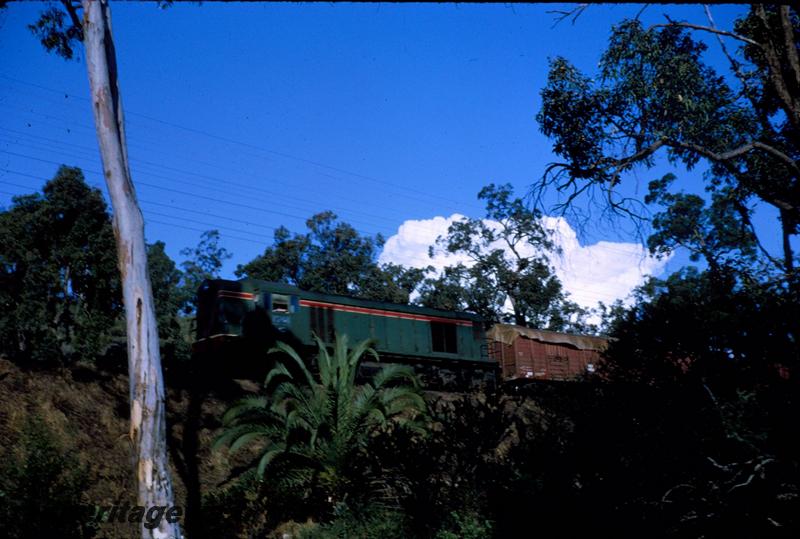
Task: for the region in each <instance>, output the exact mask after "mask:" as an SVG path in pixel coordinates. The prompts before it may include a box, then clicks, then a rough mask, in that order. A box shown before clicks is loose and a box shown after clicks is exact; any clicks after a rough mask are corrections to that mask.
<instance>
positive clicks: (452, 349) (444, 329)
mask: <svg viewBox="0 0 800 539" xmlns="http://www.w3.org/2000/svg"><path fill="white" fill-rule="evenodd" d="M456 343H457V340H456V326H455V324H444V323H442V322H431V344H432V349H433V351H434V352H444V353H446V354H457V353H458V347H457V345H456Z"/></svg>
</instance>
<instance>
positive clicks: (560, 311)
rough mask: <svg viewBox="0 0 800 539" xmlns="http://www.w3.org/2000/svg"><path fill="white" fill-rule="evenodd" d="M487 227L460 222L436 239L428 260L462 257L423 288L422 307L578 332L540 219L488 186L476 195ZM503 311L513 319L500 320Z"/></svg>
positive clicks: (549, 234) (550, 236)
mask: <svg viewBox="0 0 800 539" xmlns="http://www.w3.org/2000/svg"><path fill="white" fill-rule="evenodd" d="M478 198H479V199H481V200H484V201H485V203H486V219H475V218H463V219H461V220H458V221H455V222H453V223H452V224H451V225H450V227H449V228H448V230H447V234H446V235H444V236H440V237H438V238H437V239H436V243H435V245H434V246H432V247H431V248H430V255H431V256H433V255H434V254H435V253H437V252H445V253H449V254H452V255H461V256H462V257H464V258H465V259H466V261H465V262H462V263H459V264H455V265H452V266H450V267H448V268H445V270H444V271H443V272H442V274H441V275H440V276H438V277H435V278H430V279H428V280H426V281H425V283H424V284H423V287H422V289H421V298H420V299H421V302H422V303H423V304H424V305H426V306H429V307H439V308H446V309H453V308H459V309H467V310H470V311H473V312H476V313H478V314H480V315H482V316H483V317H484V318H486V319H487V320H497V321H499V320H508V321H511V322H513V323H515V324H517V325H521V326H532V327H540V328H549V329H554V330H565V329H578V328H580V326H581V320H580V319H581V316H582V314H583V312H582V310H581V309H580V308H579V307H578V306H577V305H576V304H574V303H572V302H570V301H569V300H568V298H567V294H566V293H565V292H564V289H563V286H562V284H561V281H560V280H559V279H558V277H557V276H556V275H555V272H554V270H553V267H552V265H551V263H550V258H549V256H550V255H554V254H557V253H558V252H559V249H558V247H557V245H556V242H555V239H554V232H553V231H552V230H549V229H548V228H546V227H545V225H544V220H543V215H542V214H541V213H540V212H539V211H537V210H535V209H530V208H529V207H528V206H527V205H526V204H525V203H524V201H523V200H522V199H521V198H518V197H514V193H513V190H512V188H511V186H510V185H500V186H497V185H494V184H490V185H488V186H486V187H484V188H483V189H482V190H481V191H480V193H479V194H478ZM507 304H510V306H511V311H512V315H511V316H508V315H506V305H507Z"/></svg>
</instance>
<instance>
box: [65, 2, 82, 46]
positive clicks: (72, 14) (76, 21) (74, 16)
mask: <svg viewBox="0 0 800 539" xmlns="http://www.w3.org/2000/svg"><path fill="white" fill-rule="evenodd" d="M61 3H62V4H63V5H64V9H65V10H66V11H67V13H68V14H69V18H70V19H71V20H72V25H73V26H74V27H75V28H77V29H78V39H79V40H80V41H83V23H82V22H81V18H80V17H78V6H76V5H75V4H73V3H72V0H61Z"/></svg>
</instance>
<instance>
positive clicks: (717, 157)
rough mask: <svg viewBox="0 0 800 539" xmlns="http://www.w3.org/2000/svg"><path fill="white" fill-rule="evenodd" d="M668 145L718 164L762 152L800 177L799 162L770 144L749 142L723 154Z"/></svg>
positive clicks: (695, 146) (687, 145)
mask: <svg viewBox="0 0 800 539" xmlns="http://www.w3.org/2000/svg"><path fill="white" fill-rule="evenodd" d="M666 144H667V145H668V146H673V147H678V148H683V149H685V150H692V151H694V152H697V153H699V154H700V155H702V156H703V157H707V158H708V159H711V160H712V161H718V162H724V161H730V160H731V159H733V158H735V157H739V156H740V155H744V154H746V153H748V152H750V151H751V150H762V151H764V152H766V153H768V154H770V155H772V156H774V157H777V158H778V159H780V160H781V161H783V162H784V163H785V164H786V165H787V166H788V167H789V168H791V169H792V170H793V171H794V172H795V174H797V175H798V176H800V166H798V164H797V161H795V160H794V159H792V158H791V157H789V156H788V155H786V154H785V153H783V152H782V151H780V150H779V149H777V148H775V147H773V146H770V145H769V144H764V143H763V142H758V141H753V142H748V143H747V144H744V145H742V146H739V147H738V148H735V149H733V150H729V151H727V152H723V153H716V152H712V151H711V150H709V149H707V148H703V147H702V146H700V145H698V144H692V143H689V142H681V141H677V140H667V141H666Z"/></svg>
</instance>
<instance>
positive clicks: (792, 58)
mask: <svg viewBox="0 0 800 539" xmlns="http://www.w3.org/2000/svg"><path fill="white" fill-rule="evenodd" d="M780 16H781V26H782V27H783V42H784V47H786V55H787V56H788V58H789V65H790V66H791V67H792V71H794V78H795V83H796V84H797V86H798V87H800V59H798V58H797V45H795V43H794V31H793V30H792V21H791V17H790V16H789V6H788V5H784V6H781V7H780Z"/></svg>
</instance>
